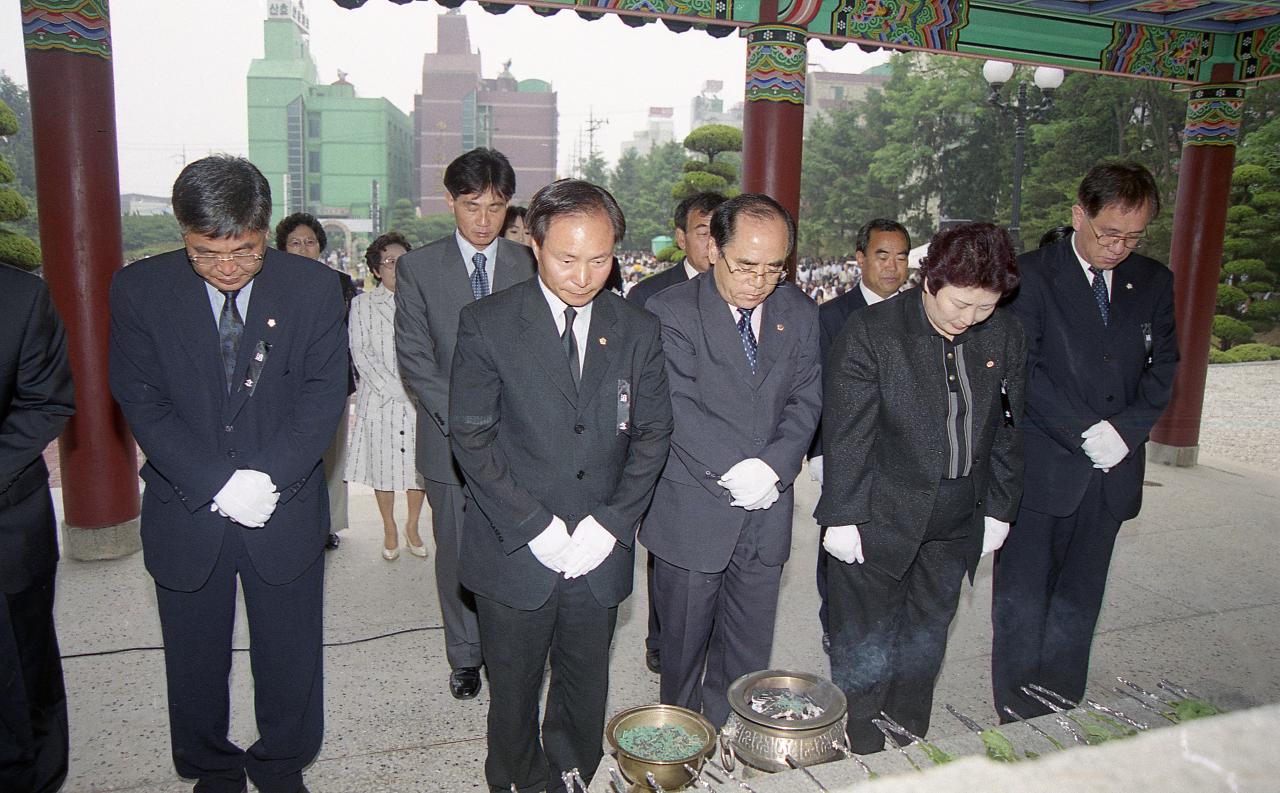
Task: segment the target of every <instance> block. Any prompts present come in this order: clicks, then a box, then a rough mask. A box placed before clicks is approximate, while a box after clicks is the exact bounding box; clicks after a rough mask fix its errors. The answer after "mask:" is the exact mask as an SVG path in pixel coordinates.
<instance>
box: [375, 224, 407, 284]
mask: <svg viewBox="0 0 1280 793" xmlns="http://www.w3.org/2000/svg"><path fill="white" fill-rule="evenodd" d="M392 245H399V246H400V247H401V248H404V250H405V252H406V253H408V252H409V251H411V250H413V246H412V245H410V244H409V241H408V240H407V239H405V238H404V235H403V234H401V233H400V232H398V231H388V232H387V233H386V234H383V235H382V236H380V237H378V238H377V239H376V240H374V241H373V242H371V243H369V247H368V248H367V249H365V252H364V263H365V265H366V266H367V267H368V268H369V272H371V273H373V274H374V275H375V276H377V277H378V280H379V281H381V280H382V252H383V251H385V250H386V249H387V248H390V247H391V246H392Z"/></svg>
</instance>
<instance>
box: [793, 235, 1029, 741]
mask: <svg viewBox="0 0 1280 793" xmlns="http://www.w3.org/2000/svg"><path fill="white" fill-rule="evenodd" d="M920 273H921V276H922V279H923V287H922V288H921V289H912V290H908V291H906V292H903V293H902V294H900V295H897V296H896V297H893V298H891V299H889V300H886V301H885V302H883V303H880V304H878V305H875V306H871V307H870V308H867V309H865V310H863V311H859V312H857V313H855V314H853V315H852V316H850V318H849V321H848V322H846V323H845V326H844V329H843V330H842V331H841V332H840V336H839V337H838V338H837V339H836V343H835V346H834V347H833V348H832V350H831V358H830V360H829V361H828V362H827V363H828V366H827V368H826V371H825V373H824V374H825V380H826V383H825V389H824V402H823V413H822V421H823V424H824V425H825V426H826V428H827V436H826V446H825V452H826V456H827V458H828V460H830V462H831V465H830V467H829V469H828V471H829V475H828V476H827V478H826V482H825V483H824V484H823V488H822V498H821V499H820V500H819V501H818V508H817V510H816V511H815V512H814V517H815V518H817V519H818V522H819V523H821V524H822V525H824V526H828V527H829V528H828V529H827V535H826V538H825V540H824V541H823V545H824V547H825V548H826V550H827V552H828V553H829V554H830V555H831V558H830V559H829V560H828V563H827V567H828V569H827V576H828V583H829V587H830V595H831V676H832V679H833V680H834V681H835V683H836V685H838V686H840V688H841V689H842V690H843V691H844V692H845V697H846V698H847V700H848V703H849V723H848V728H847V729H848V735H849V745H850V747H851V748H852V749H853V751H855V752H858V753H859V754H867V753H870V752H878V751H880V750H881V749H883V748H884V737H883V735H882V734H881V733H880V731H879V730H878V729H876V727H875V726H874V725H873V724H872V723H871V720H872V719H873V718H876V717H878V716H879V714H880V711H881V710H883V711H884V712H886V713H888V714H889V715H890V716H892V717H893V718H894V719H895V720H897V721H898V722H899V723H901V724H902V725H904V726H905V727H907V729H909V730H911V731H912V732H914V733H915V734H916V735H924V734H925V733H926V732H927V731H928V729H929V716H930V712H931V710H932V705H933V686H934V682H935V680H936V678H937V675H938V670H939V669H940V668H941V666H942V657H943V654H944V652H945V650H946V642H947V628H948V626H949V625H950V624H951V619H952V617H953V616H954V615H955V612H956V606H957V604H958V602H959V598H960V586H961V582H962V581H963V578H964V575H965V572H966V571H967V572H968V574H969V576H970V579H972V576H973V573H974V569H975V568H976V566H977V563H978V558H979V555H980V554H982V553H988V552H990V551H992V550H994V549H995V548H998V547H999V545H1000V543H1001V542H1002V541H1003V540H1004V538H1005V536H1006V535H1007V534H1008V531H1009V521H1011V520H1012V519H1013V517H1014V515H1015V514H1016V512H1017V509H1018V499H1019V496H1020V494H1021V479H1022V457H1021V439H1020V437H1019V429H1018V426H1017V425H1018V422H1019V412H1020V410H1021V404H1022V376H1023V371H1024V364H1025V354H1026V341H1025V340H1024V338H1023V335H1022V328H1021V327H1020V326H1019V324H1018V320H1017V318H1016V317H1014V316H1013V314H1012V313H1011V312H1009V311H1008V310H1007V309H1003V310H997V309H996V304H997V303H998V302H999V301H1000V299H1001V297H1002V296H1004V295H1007V294H1008V293H1009V292H1010V291H1012V290H1013V289H1014V288H1015V287H1016V286H1017V284H1018V271H1017V267H1016V265H1015V264H1014V257H1013V243H1012V240H1011V239H1010V237H1009V234H1008V232H1006V231H1004V230H1003V229H999V228H997V227H995V226H993V225H991V224H989V223H970V224H967V225H963V226H957V227H955V228H952V229H948V230H947V231H942V232H939V233H938V234H937V235H935V236H934V238H933V241H932V242H931V243H930V247H929V255H928V257H927V258H926V259H925V261H924V263H923V264H922V266H921V268H920ZM903 743H905V741H903Z"/></svg>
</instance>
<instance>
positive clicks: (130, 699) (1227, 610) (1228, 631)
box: [57, 459, 1280, 793]
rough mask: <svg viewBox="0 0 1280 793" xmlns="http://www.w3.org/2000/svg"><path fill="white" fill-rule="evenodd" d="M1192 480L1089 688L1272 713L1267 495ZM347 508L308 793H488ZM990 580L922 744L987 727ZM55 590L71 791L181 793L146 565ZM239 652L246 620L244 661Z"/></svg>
mask: <svg viewBox="0 0 1280 793" xmlns="http://www.w3.org/2000/svg"><path fill="white" fill-rule="evenodd" d="M1202 463H1203V464H1202V465H1200V466H1199V467H1197V468H1193V469H1173V468H1164V467H1158V468H1153V469H1151V471H1150V472H1149V479H1150V485H1149V487H1148V489H1147V491H1146V494H1147V500H1146V505H1145V507H1144V509H1143V513H1142V515H1141V517H1140V518H1138V519H1137V520H1134V521H1131V522H1130V523H1128V524H1126V525H1125V527H1124V530H1123V531H1122V533H1121V536H1120V539H1119V542H1118V544H1117V548H1116V554H1115V560H1114V563H1113V566H1112V574H1111V582H1110V586H1109V589H1108V593H1107V600H1106V605H1105V607H1104V610H1103V613H1102V618H1101V624H1100V627H1099V632H1098V636H1097V640H1096V641H1095V644H1094V648H1095V649H1094V659H1093V667H1092V674H1091V679H1092V681H1094V685H1093V686H1092V687H1093V688H1094V689H1096V690H1100V691H1105V690H1108V689H1109V688H1110V686H1111V681H1112V680H1113V679H1114V675H1117V674H1124V675H1131V676H1133V677H1134V678H1135V679H1138V680H1150V681H1154V680H1155V679H1156V678H1158V677H1160V676H1162V675H1163V676H1168V677H1170V678H1173V679H1175V680H1177V681H1179V682H1182V683H1184V684H1186V685H1188V686H1191V687H1193V688H1194V689H1197V690H1199V691H1200V692H1203V693H1204V694H1205V695H1206V696H1208V697H1210V698H1211V699H1213V700H1215V701H1217V702H1219V703H1220V704H1222V705H1225V706H1227V707H1229V708H1233V709H1238V708H1246V707H1250V706H1254V705H1260V704H1264V703H1275V702H1280V661H1278V660H1277V659H1278V658H1280V478H1277V477H1276V476H1275V474H1274V473H1273V472H1266V471H1260V470H1257V469H1247V468H1243V467H1239V466H1236V465H1234V464H1231V463H1224V462H1218V461H1215V460H1212V459H1204V460H1202ZM798 489H799V492H798V495H799V498H798V500H797V501H798V504H797V510H796V516H797V517H796V532H795V540H794V545H793V555H792V562H791V563H790V564H788V566H787V568H786V571H785V573H784V577H783V592H782V602H781V607H780V609H779V617H778V623H777V624H778V629H777V639H776V641H775V645H774V656H773V666H775V667H781V668H788V669H798V670H807V671H813V672H817V673H820V674H826V673H827V671H828V670H827V666H826V659H825V656H823V654H822V651H821V649H820V647H819V641H818V639H819V630H818V623H817V619H816V609H817V595H816V593H815V591H814V586H813V578H812V576H813V558H814V554H815V551H816V537H817V532H816V527H815V526H814V524H813V521H812V519H810V518H809V517H808V515H809V513H810V512H811V510H812V507H813V503H814V501H815V499H816V497H817V487H816V486H815V485H814V484H813V483H812V482H810V481H809V478H808V476H807V474H802V475H801V478H800V480H799V482H798ZM352 495H353V497H352V524H353V525H352V527H351V528H350V529H348V530H347V531H346V532H344V541H343V544H342V547H341V548H340V549H339V550H337V551H336V552H332V553H330V554H329V556H328V569H327V580H326V593H325V614H326V616H325V640H326V643H327V645H328V647H327V650H326V653H325V664H326V670H325V680H326V687H327V692H326V694H327V697H326V700H327V713H326V725H327V729H326V737H325V743H324V747H323V749H322V751H321V754H320V757H319V759H317V761H316V762H315V763H314V764H313V765H312V766H311V768H310V769H309V770H308V772H307V783H308V786H309V787H310V788H311V790H312V791H314V792H315V793H357V792H362V791H397V792H398V791H405V792H406V793H407V792H408V791H415V792H416V791H429V790H449V791H480V790H484V786H483V784H482V774H483V760H484V754H485V743H484V715H485V709H486V707H487V704H488V699H487V688H486V690H485V693H482V694H481V696H480V697H479V698H478V699H476V700H473V701H471V702H457V701H455V700H453V699H452V698H450V697H449V695H448V692H447V686H446V676H447V674H448V665H447V663H446V661H445V658H444V650H443V647H442V644H441V632H440V618H439V609H438V606H437V603H436V598H435V594H434V587H433V585H432V580H431V564H430V562H429V561H428V562H423V561H421V560H419V559H416V558H414V557H411V556H409V555H408V554H402V555H401V558H400V559H399V560H398V561H396V562H392V563H388V562H384V561H383V560H382V559H381V557H380V555H379V551H378V549H379V545H380V541H381V531H380V522H379V520H378V518H377V510H376V507H375V505H374V502H373V497H372V493H371V491H368V490H364V489H361V488H354V489H353V494H352ZM402 509H403V507H402ZM425 523H426V518H425V517H424V524H425ZM423 534H424V536H428V535H429V532H428V531H424V532H423ZM432 552H433V553H434V549H432ZM637 567H638V575H637V579H638V580H639V579H640V575H639V572H640V568H639V565H638V566H637ZM990 572H991V571H990V562H989V561H985V560H984V562H983V564H982V566H981V568H980V571H979V576H978V579H977V583H976V585H975V586H974V587H973V588H971V589H970V588H968V587H966V588H965V591H964V594H963V597H962V601H961V607H960V613H959V615H958V617H957V619H956V622H955V625H954V626H953V629H952V632H951V639H950V643H949V646H948V654H947V660H946V664H945V666H944V667H943V671H942V676H941V679H940V680H939V685H938V695H937V702H938V703H939V711H938V712H937V713H936V714H935V720H934V729H933V730H932V731H931V733H930V735H931V737H943V736H947V735H954V734H957V733H959V732H960V731H961V730H962V729H963V728H961V727H960V725H959V724H958V723H956V722H955V721H954V720H953V719H951V718H950V717H949V716H947V715H946V714H945V713H943V712H941V710H940V708H941V703H945V702H949V703H951V704H953V705H955V706H956V707H958V708H959V709H960V710H962V711H964V712H966V713H968V714H970V715H972V716H974V717H975V718H978V719H980V720H981V719H993V718H994V713H993V712H992V708H991V704H990V673H989V666H990V638H991V633H990V620H989V616H988V609H989V605H990V593H991V587H990V581H991V579H990ZM58 585H59V592H58V610H57V621H58V628H59V631H60V634H61V640H62V649H63V652H64V654H65V656H66V657H65V661H64V667H65V670H66V677H67V688H68V697H69V701H70V718H71V741H72V756H71V762H72V767H71V774H70V776H69V778H68V781H67V785H66V787H65V788H64V789H65V790H66V791H74V792H76V793H84V792H87V791H107V790H129V791H139V792H142V791H145V792H146V793H177V791H186V790H189V789H190V783H189V782H183V781H182V780H180V779H179V778H178V777H176V775H175V774H174V772H173V769H172V765H171V763H170V760H169V749H168V736H167V719H166V708H165V693H164V677H163V666H162V659H161V651H160V649H159V647H160V633H159V627H158V624H157V619H156V614H155V603H154V600H155V596H154V592H153V588H152V584H151V581H150V578H149V577H148V576H147V575H146V572H145V570H144V569H143V564H142V557H141V555H136V556H133V557H130V558H127V559H121V560H116V561H111V562H94V563H78V562H69V561H68V562H64V563H63V564H62V567H61V569H60V572H59V580H58ZM645 608H646V606H645V596H644V592H643V587H641V588H640V589H639V590H638V591H637V593H636V594H635V595H634V596H633V597H632V598H631V599H629V600H628V601H627V602H626V603H625V604H624V605H623V607H622V609H621V613H620V615H619V620H618V631H617V636H616V641H615V646H614V652H613V658H612V662H611V671H612V675H613V677H612V680H613V685H612V692H611V701H610V704H609V712H610V713H613V712H616V711H618V710H620V709H623V708H626V707H632V706H635V705H640V704H645V703H650V702H654V701H656V700H657V693H658V685H657V677H656V676H654V675H651V674H650V673H649V672H648V671H647V670H645V668H644V662H643V652H642V646H643V636H644V632H645V613H646V612H645ZM246 637H247V632H246V630H245V628H244V625H243V619H242V620H241V624H240V625H239V627H238V629H237V646H238V647H244V646H245V645H246V641H247V638H246ZM251 694H252V681H251V677H250V673H249V669H248V664H247V654H246V653H243V652H239V653H236V656H235V667H234V671H233V695H232V713H233V719H232V734H233V737H234V738H235V739H236V740H238V741H240V742H242V743H243V744H247V743H249V742H251V740H252V736H253V735H254V726H253V722H252V718H251V713H252V711H251V700H252V696H251Z"/></svg>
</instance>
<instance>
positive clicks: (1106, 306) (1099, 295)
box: [1089, 267, 1111, 325]
mask: <svg viewBox="0 0 1280 793" xmlns="http://www.w3.org/2000/svg"><path fill="white" fill-rule="evenodd" d="M1089 272H1091V273H1093V299H1094V300H1096V301H1097V302H1098V311H1100V312H1102V324H1103V325H1110V324H1111V296H1110V295H1108V294H1107V279H1106V276H1104V275H1103V273H1102V270H1099V269H1098V268H1097V267H1090V268H1089Z"/></svg>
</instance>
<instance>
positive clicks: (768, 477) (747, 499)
mask: <svg viewBox="0 0 1280 793" xmlns="http://www.w3.org/2000/svg"><path fill="white" fill-rule="evenodd" d="M716 484H718V485H720V486H721V487H723V488H724V489H725V490H728V491H729V494H730V495H732V496H733V506H735V507H742V506H746V505H747V504H754V503H756V502H757V501H759V500H760V499H762V498H764V497H765V496H767V495H769V488H771V487H773V486H774V485H776V484H778V475H777V474H775V473H774V472H773V469H772V468H770V467H769V464H768V463H766V462H765V461H764V460H761V459H760V458H759V457H748V458H747V459H745V460H742V461H740V462H738V463H737V464H736V465H734V466H733V467H732V468H730V469H729V470H728V471H725V472H724V476H722V477H720V479H719V480H718V481H717V482H716Z"/></svg>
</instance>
